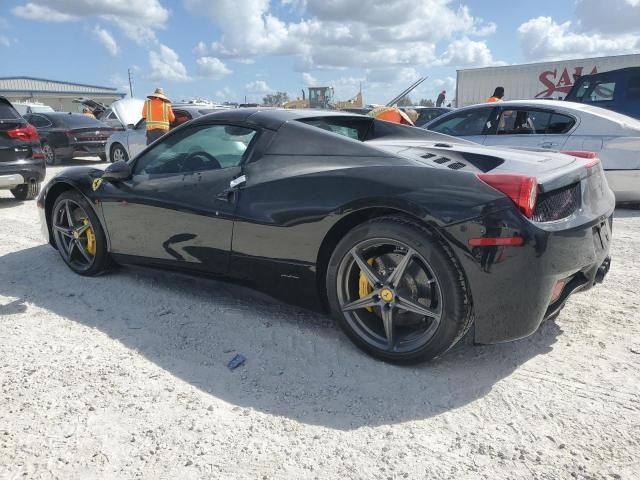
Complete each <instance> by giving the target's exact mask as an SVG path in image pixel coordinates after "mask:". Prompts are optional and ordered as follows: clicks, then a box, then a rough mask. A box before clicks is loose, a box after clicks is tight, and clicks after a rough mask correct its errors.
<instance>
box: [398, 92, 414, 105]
mask: <svg viewBox="0 0 640 480" xmlns="http://www.w3.org/2000/svg"><path fill="white" fill-rule="evenodd" d="M413 104H414V103H413V101H412V100H411V97H410V96H409V95H405V96H404V97H402V98H401V99H400V100H398V103H397V104H396V105H398V106H399V107H410V106H411V105H413Z"/></svg>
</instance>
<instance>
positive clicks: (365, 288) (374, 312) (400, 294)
mask: <svg viewBox="0 0 640 480" xmlns="http://www.w3.org/2000/svg"><path fill="white" fill-rule="evenodd" d="M327 294H328V298H329V302H330V305H331V308H332V312H333V313H334V316H335V317H336V318H337V319H338V321H339V323H340V325H341V326H342V327H343V329H344V330H345V331H346V333H347V334H348V335H349V337H350V338H351V339H352V340H353V341H354V342H355V343H356V344H357V345H358V346H360V347H361V348H363V349H364V350H366V351H367V352H369V353H371V354H373V355H375V356H377V357H379V358H383V359H385V360H391V361H396V362H405V363H407V362H415V361H421V360H426V359H429V358H433V357H436V356H438V355H441V354H442V353H444V352H445V351H446V350H448V349H449V348H450V347H451V346H453V345H454V344H455V343H456V342H457V340H458V339H459V338H460V337H461V336H462V335H463V334H464V332H465V331H466V329H467V328H468V326H469V320H470V305H469V303H470V302H469V300H468V298H467V295H466V289H465V282H464V277H463V275H462V274H461V273H460V270H459V268H458V266H457V263H456V261H455V259H454V258H453V256H452V254H451V253H450V251H449V250H448V249H447V248H446V247H445V246H444V245H443V244H442V243H441V242H440V241H439V240H438V239H437V238H435V237H434V236H433V234H432V233H431V232H430V231H429V230H427V229H426V228H425V227H423V226H421V225H419V224H417V223H414V222H413V221H408V220H405V219H404V218H402V217H382V218H379V219H375V220H372V221H370V222H367V223H365V224H362V225H360V226H358V227H356V228H355V229H353V230H352V231H350V232H349V233H348V234H347V235H346V236H345V237H344V238H343V239H342V241H341V242H340V243H339V244H338V246H337V247H336V250H335V251H334V254H333V256H332V258H331V260H330V262H329V267H328V271H327Z"/></svg>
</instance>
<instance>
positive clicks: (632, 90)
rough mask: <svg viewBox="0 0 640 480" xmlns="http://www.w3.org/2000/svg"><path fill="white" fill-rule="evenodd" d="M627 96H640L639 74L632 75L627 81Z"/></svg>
mask: <svg viewBox="0 0 640 480" xmlns="http://www.w3.org/2000/svg"><path fill="white" fill-rule="evenodd" d="M627 98H629V99H634V100H635V99H639V98H640V75H632V76H631V77H629V81H628V82H627Z"/></svg>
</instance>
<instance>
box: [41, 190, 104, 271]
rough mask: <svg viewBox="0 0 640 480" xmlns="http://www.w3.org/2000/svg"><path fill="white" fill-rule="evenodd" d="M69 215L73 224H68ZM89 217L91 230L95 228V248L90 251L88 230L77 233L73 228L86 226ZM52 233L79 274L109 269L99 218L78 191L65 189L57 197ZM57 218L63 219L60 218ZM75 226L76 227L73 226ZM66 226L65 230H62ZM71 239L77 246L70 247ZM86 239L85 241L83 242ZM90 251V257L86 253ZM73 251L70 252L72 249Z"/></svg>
mask: <svg viewBox="0 0 640 480" xmlns="http://www.w3.org/2000/svg"><path fill="white" fill-rule="evenodd" d="M69 215H71V217H72V220H73V221H72V222H71V227H69V225H68V223H69V222H68V218H69ZM85 218H86V219H88V221H89V226H90V230H91V231H92V232H93V235H94V241H95V252H94V253H93V255H91V254H90V251H89V248H88V247H89V237H88V233H87V230H89V229H85V230H84V232H83V233H84V236H83V235H82V234H80V235H79V236H74V234H73V233H72V232H73V231H74V230H75V231H76V232H79V231H80V230H81V229H82V228H84V227H85V226H86V224H85V223H83V221H84V220H83V219H85ZM50 220H51V233H52V236H53V241H54V242H55V245H56V248H57V249H58V252H59V253H60V256H61V257H62V259H63V260H64V262H65V263H66V264H67V266H68V267H69V268H70V269H71V270H73V271H74V272H76V273H78V274H80V275H86V276H95V275H100V274H102V273H104V272H106V271H107V270H108V267H109V265H110V259H109V253H108V252H107V241H106V237H105V234H104V230H103V229H102V225H101V224H100V220H98V217H97V216H96V214H95V213H94V211H93V209H92V208H91V206H90V205H89V202H88V201H87V200H86V199H85V198H84V197H83V196H82V195H80V193H78V192H76V191H66V192H63V193H62V194H61V195H60V196H59V197H58V198H56V200H55V203H54V205H53V209H52V210H51V218H50ZM58 220H61V221H60V222H58ZM74 226H75V227H76V228H75V229H74ZM63 230H66V232H64V233H63ZM70 242H77V243H76V244H75V246H74V248H70V244H71V243H70ZM84 242H86V245H85V244H84ZM83 249H84V253H89V258H88V257H86V256H85V255H84V253H83V252H82V250H83ZM69 252H70V253H69Z"/></svg>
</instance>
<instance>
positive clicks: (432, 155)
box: [420, 153, 435, 159]
mask: <svg viewBox="0 0 640 480" xmlns="http://www.w3.org/2000/svg"><path fill="white" fill-rule="evenodd" d="M420 156H421V157H422V158H426V159H429V158H433V157H435V155H434V154H433V153H425V154H424V155H420Z"/></svg>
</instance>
